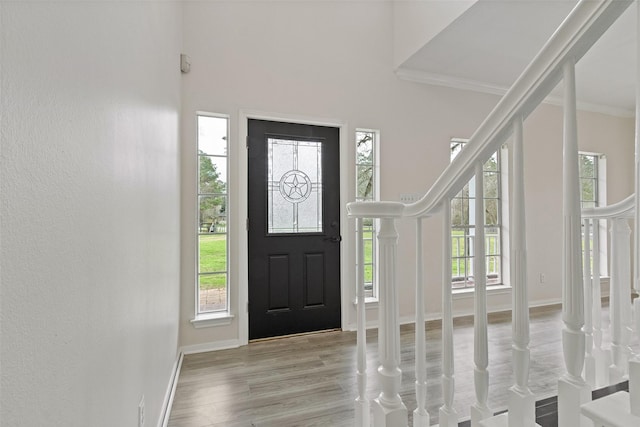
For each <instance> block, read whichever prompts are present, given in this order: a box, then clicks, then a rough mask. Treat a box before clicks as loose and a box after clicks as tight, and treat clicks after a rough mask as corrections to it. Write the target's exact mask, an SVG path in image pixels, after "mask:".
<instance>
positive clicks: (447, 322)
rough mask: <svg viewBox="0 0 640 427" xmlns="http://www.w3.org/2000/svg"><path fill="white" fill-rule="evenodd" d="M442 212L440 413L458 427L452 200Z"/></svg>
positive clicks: (443, 421)
mask: <svg viewBox="0 0 640 427" xmlns="http://www.w3.org/2000/svg"><path fill="white" fill-rule="evenodd" d="M443 205H444V206H443V209H442V210H443V213H442V230H443V232H442V250H443V253H442V399H443V401H444V404H443V405H442V406H441V407H440V411H439V413H438V418H439V423H440V424H439V425H440V427H458V413H457V412H456V410H455V409H454V408H453V396H454V393H455V375H454V372H455V370H454V353H453V311H452V309H451V301H452V295H451V202H450V201H449V200H446V201H445V202H444V203H443Z"/></svg>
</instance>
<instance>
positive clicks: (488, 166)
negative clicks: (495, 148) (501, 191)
mask: <svg viewBox="0 0 640 427" xmlns="http://www.w3.org/2000/svg"><path fill="white" fill-rule="evenodd" d="M484 170H485V171H497V170H499V166H498V153H497V152H495V153H493V156H491V157H490V158H489V160H487V162H486V163H485V164H484Z"/></svg>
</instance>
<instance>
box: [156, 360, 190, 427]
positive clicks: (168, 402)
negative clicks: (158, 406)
mask: <svg viewBox="0 0 640 427" xmlns="http://www.w3.org/2000/svg"><path fill="white" fill-rule="evenodd" d="M183 358H184V354H183V353H182V352H179V353H178V357H177V358H176V361H175V363H174V364H173V369H172V370H171V376H170V377H169V385H168V386H167V391H166V393H165V395H164V401H163V402H162V411H161V412H160V418H158V427H167V425H168V424H169V416H170V415H171V407H172V406H173V398H174V396H175V395H176V387H177V385H178V378H179V377H180V369H182V359H183Z"/></svg>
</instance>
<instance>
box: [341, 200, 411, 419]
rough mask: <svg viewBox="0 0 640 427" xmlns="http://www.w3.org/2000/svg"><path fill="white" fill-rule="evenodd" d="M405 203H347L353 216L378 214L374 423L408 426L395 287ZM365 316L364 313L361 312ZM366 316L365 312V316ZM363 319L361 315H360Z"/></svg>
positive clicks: (375, 216)
mask: <svg viewBox="0 0 640 427" xmlns="http://www.w3.org/2000/svg"><path fill="white" fill-rule="evenodd" d="M403 210H404V205H403V204H402V203H398V202H355V203H348V204H347V212H348V213H349V217H350V218H377V219H379V220H380V230H379V231H378V236H377V238H378V249H379V266H380V271H379V278H380V283H379V286H378V312H379V314H378V321H379V326H378V354H379V359H380V366H379V367H378V380H379V382H380V388H381V391H380V394H379V395H378V397H377V398H376V399H375V400H374V401H373V402H372V403H371V407H372V418H373V425H374V426H375V427H407V426H408V421H409V419H408V414H407V407H406V406H405V405H404V403H403V402H402V399H401V398H400V382H401V380H402V371H401V370H400V321H399V315H398V290H397V287H396V252H397V246H398V232H397V231H396V226H395V221H396V219H397V218H400V217H402V213H403ZM361 316H362V315H361ZM362 317H364V316H362ZM360 320H361V321H362V318H361V319H360Z"/></svg>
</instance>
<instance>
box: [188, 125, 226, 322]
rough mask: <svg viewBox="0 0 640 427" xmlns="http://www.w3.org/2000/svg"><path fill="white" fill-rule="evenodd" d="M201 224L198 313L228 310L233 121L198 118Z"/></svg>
mask: <svg viewBox="0 0 640 427" xmlns="http://www.w3.org/2000/svg"><path fill="white" fill-rule="evenodd" d="M197 131H198V150H197V161H198V184H197V185H198V189H197V191H198V201H197V210H198V222H197V236H198V238H197V250H198V253H197V260H196V264H197V265H196V267H197V283H196V300H197V301H196V314H197V315H200V314H207V313H215V312H225V311H228V307H229V298H228V294H229V292H228V291H229V289H228V287H229V286H228V283H229V280H228V278H229V274H228V269H229V245H228V241H229V239H228V235H229V234H228V227H227V224H228V221H227V219H228V209H227V208H228V206H229V197H228V194H229V193H228V191H229V188H228V185H227V182H228V180H227V167H228V162H227V160H228V158H227V149H228V139H229V138H228V135H229V118H228V117H225V116H218V115H214V114H204V113H200V114H198V115H197Z"/></svg>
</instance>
